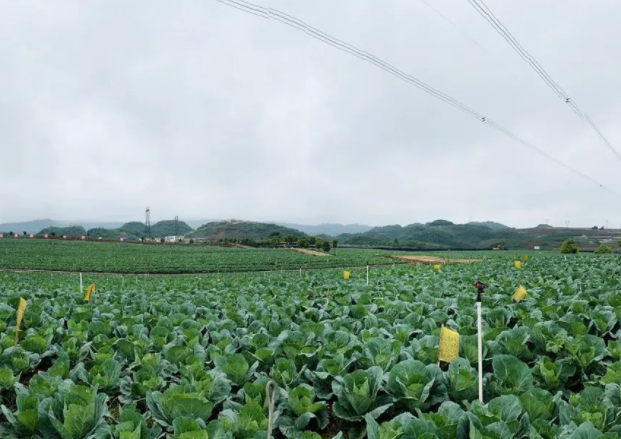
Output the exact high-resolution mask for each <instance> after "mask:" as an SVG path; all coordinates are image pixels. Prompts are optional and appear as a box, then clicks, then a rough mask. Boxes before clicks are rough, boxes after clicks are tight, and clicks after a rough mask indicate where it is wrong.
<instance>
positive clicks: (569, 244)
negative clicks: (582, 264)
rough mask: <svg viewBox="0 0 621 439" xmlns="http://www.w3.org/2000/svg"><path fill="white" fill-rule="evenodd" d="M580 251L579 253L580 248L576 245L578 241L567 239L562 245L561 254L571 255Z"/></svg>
mask: <svg viewBox="0 0 621 439" xmlns="http://www.w3.org/2000/svg"><path fill="white" fill-rule="evenodd" d="M578 251H579V249H578V246H577V245H576V241H574V239H573V238H567V239H566V240H565V241H563V243H562V244H561V253H565V254H571V253H578Z"/></svg>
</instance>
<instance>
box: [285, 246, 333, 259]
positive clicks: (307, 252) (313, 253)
mask: <svg viewBox="0 0 621 439" xmlns="http://www.w3.org/2000/svg"><path fill="white" fill-rule="evenodd" d="M293 250H295V251H296V252H299V253H304V254H305V255H309V256H320V257H322V258H327V257H329V256H332V255H331V254H329V253H324V252H318V251H316V250H309V249H307V248H294V249H293Z"/></svg>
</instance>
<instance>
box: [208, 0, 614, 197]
mask: <svg viewBox="0 0 621 439" xmlns="http://www.w3.org/2000/svg"><path fill="white" fill-rule="evenodd" d="M216 1H218V2H220V3H222V4H225V5H227V6H231V7H233V8H235V9H238V10H241V11H244V12H247V13H250V14H253V15H258V16H259V17H261V18H266V19H273V20H276V21H279V22H281V23H283V24H286V25H287V26H290V27H293V28H295V29H297V30H300V31H303V32H305V33H306V34H308V35H309V36H311V37H313V38H315V39H317V40H319V41H321V42H323V43H326V44H329V45H331V46H333V47H335V48H337V49H339V50H342V51H344V52H347V53H349V54H351V55H353V56H355V57H357V58H359V59H361V60H363V61H366V62H368V63H370V64H373V65H375V66H376V67H379V68H380V69H382V70H384V71H386V72H388V73H390V74H391V75H393V76H396V77H397V78H399V79H401V80H402V81H404V82H407V83H408V84H410V85H413V86H414V87H416V88H418V89H420V90H422V91H424V92H425V93H427V94H430V95H431V96H433V97H435V98H437V99H439V100H441V101H443V102H445V103H447V104H449V105H451V106H453V107H454V108H456V109H458V110H460V111H462V112H463V113H465V114H467V115H469V116H471V117H473V118H475V119H477V120H479V121H482V122H483V123H486V124H487V125H489V126H491V127H492V128H494V129H496V130H497V131H499V132H501V133H502V134H504V135H506V136H507V137H510V138H511V139H513V140H514V141H516V142H518V143H520V144H521V145H522V146H525V147H527V148H529V149H531V150H532V151H534V152H536V153H537V154H539V155H541V156H543V157H545V158H546V159H548V160H550V161H552V162H553V163H555V164H557V165H559V166H561V167H563V168H565V169H566V170H568V171H570V172H573V173H574V174H576V175H578V176H579V177H581V178H584V179H586V180H588V181H589V182H591V183H594V184H596V185H598V186H599V187H600V188H602V189H606V190H607V191H609V192H612V193H613V194H615V195H617V196H619V197H621V194H619V193H618V192H616V191H614V190H612V189H610V188H608V187H605V186H604V185H603V184H601V183H599V182H598V181H597V180H595V179H594V178H592V177H589V176H588V175H586V174H584V173H582V172H581V171H579V170H577V169H575V168H573V167H571V166H570V165H568V164H566V163H564V162H562V161H561V160H558V159H556V158H554V157H552V156H551V155H550V154H548V153H547V152H545V151H544V150H542V149H541V148H539V147H538V146H536V145H533V144H532V143H529V142H527V141H526V140H524V139H522V138H520V137H519V136H517V135H515V134H513V133H512V132H511V131H509V130H508V129H507V128H505V127H503V126H502V125H500V124H498V123H497V122H495V121H493V120H491V119H489V118H488V117H485V116H483V115H482V114H480V113H478V112H477V111H475V110H473V109H472V108H470V107H468V106H467V105H465V104H463V103H461V102H460V101H458V100H457V99H455V98H453V97H451V96H449V95H447V94H445V93H442V92H441V91H439V90H437V89H435V88H433V87H432V86H430V85H428V84H426V83H424V82H423V81H421V80H419V79H417V78H415V77H413V76H411V75H409V74H407V73H405V72H403V71H401V70H399V69H398V68H396V67H395V66H393V65H391V64H389V63H387V62H385V61H383V60H381V59H380V58H378V57H376V56H374V55H372V54H370V53H368V52H365V51H363V50H360V49H358V48H356V47H354V46H352V45H351V44H349V43H346V42H344V41H341V40H339V39H337V38H334V37H332V36H330V35H328V34H326V33H324V32H322V31H320V30H318V29H316V28H314V27H312V26H309V25H308V24H306V23H305V22H303V21H302V20H300V19H298V18H295V17H293V16H291V15H288V14H285V13H284V12H281V11H279V10H277V9H273V8H266V7H263V6H259V5H256V4H253V3H250V2H247V1H245V0H216Z"/></svg>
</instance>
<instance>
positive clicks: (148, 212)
mask: <svg viewBox="0 0 621 439" xmlns="http://www.w3.org/2000/svg"><path fill="white" fill-rule="evenodd" d="M144 216H145V218H144V236H145V237H146V238H148V239H151V208H150V207H148V206H147V209H146V210H145V211H144Z"/></svg>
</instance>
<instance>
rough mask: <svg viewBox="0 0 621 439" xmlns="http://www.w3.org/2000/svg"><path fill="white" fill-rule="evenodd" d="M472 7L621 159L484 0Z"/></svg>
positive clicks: (471, 0) (593, 124)
mask: <svg viewBox="0 0 621 439" xmlns="http://www.w3.org/2000/svg"><path fill="white" fill-rule="evenodd" d="M468 2H469V3H470V4H471V5H472V7H473V8H474V9H475V10H476V11H477V12H478V13H479V15H481V16H482V17H483V18H484V19H485V20H486V21H487V22H488V23H489V24H490V25H491V26H492V27H493V28H494V30H495V31H496V32H497V33H498V34H499V35H500V36H502V37H503V39H504V40H505V41H506V42H507V43H508V44H509V46H511V48H512V49H513V50H514V51H515V52H516V53H517V54H518V55H519V56H520V57H521V58H522V59H523V60H524V61H526V63H527V64H528V65H530V66H531V68H532V69H533V70H534V71H535V73H537V75H539V77H540V78H541V79H542V80H543V81H544V82H545V83H546V85H547V86H548V87H549V88H550V89H552V91H553V92H554V93H555V94H556V95H557V96H558V97H559V98H561V99H562V100H563V101H564V102H565V103H566V104H568V105H569V107H570V108H571V109H572V110H573V111H574V113H576V114H577V115H578V117H580V118H581V119H583V120H584V121H585V122H586V123H587V124H588V125H589V127H590V128H591V129H592V130H593V131H595V133H596V134H597V135H598V137H599V138H600V139H601V140H602V141H603V142H604V143H605V144H606V146H607V147H608V148H609V149H610V150H611V151H612V153H613V154H614V155H615V156H616V157H617V158H618V159H619V160H620V161H621V154H620V153H619V152H618V151H617V150H616V148H615V147H614V146H613V145H612V143H610V141H609V140H608V138H606V136H605V135H604V133H603V132H602V131H601V130H600V129H599V127H598V126H597V125H596V124H595V122H593V120H592V119H591V117H590V116H589V115H588V114H587V112H586V111H584V110H583V109H582V108H580V106H578V104H577V103H576V101H575V100H574V99H572V98H571V97H570V96H569V95H568V94H567V93H566V92H565V90H563V88H562V87H561V86H560V85H559V84H558V83H557V82H556V81H555V80H554V79H553V78H552V76H550V74H549V73H548V72H547V71H546V70H545V69H544V68H543V67H542V66H541V64H539V62H538V61H537V60H536V59H535V57H534V56H533V55H531V54H530V53H529V52H528V51H527V50H526V49H525V48H524V47H523V46H522V45H521V44H520V42H519V41H518V40H517V38H515V36H513V34H512V33H511V32H510V31H509V30H508V29H507V27H506V26H505V25H504V24H503V23H502V22H501V21H500V20H499V19H498V17H496V15H494V13H493V12H492V10H491V9H490V8H489V7H488V6H487V5H486V4H485V2H484V1H483V0H468Z"/></svg>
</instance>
